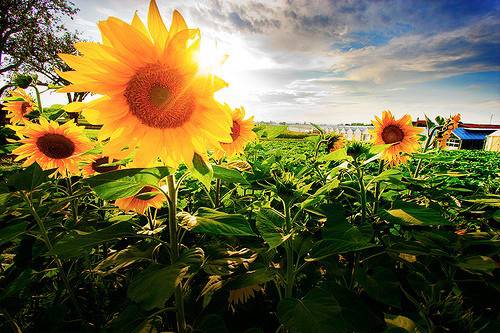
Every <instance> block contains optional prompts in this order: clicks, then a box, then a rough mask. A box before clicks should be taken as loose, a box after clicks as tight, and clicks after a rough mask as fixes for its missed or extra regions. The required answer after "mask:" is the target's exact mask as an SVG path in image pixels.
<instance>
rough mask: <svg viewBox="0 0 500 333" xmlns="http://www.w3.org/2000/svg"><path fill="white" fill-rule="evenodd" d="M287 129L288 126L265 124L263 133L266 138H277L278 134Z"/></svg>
mask: <svg viewBox="0 0 500 333" xmlns="http://www.w3.org/2000/svg"><path fill="white" fill-rule="evenodd" d="M287 129H288V126H273V125H270V126H266V128H265V129H264V133H265V136H266V138H268V139H274V138H277V137H278V136H279V135H280V134H282V133H284V132H285V131H286V130H287Z"/></svg>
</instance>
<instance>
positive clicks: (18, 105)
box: [0, 0, 500, 333]
mask: <svg viewBox="0 0 500 333" xmlns="http://www.w3.org/2000/svg"><path fill="white" fill-rule="evenodd" d="M146 24H147V25H146ZM146 24H145V23H144V22H143V21H142V20H141V19H140V18H139V17H138V15H137V12H136V14H135V15H134V18H133V20H132V22H131V23H127V22H125V21H122V20H120V19H118V18H115V17H110V18H109V19H107V20H104V21H100V22H99V23H98V26H99V30H100V32H101V34H102V42H78V43H76V44H75V45H74V48H75V50H74V52H70V51H68V52H69V53H62V54H59V55H58V56H59V57H60V61H62V64H61V66H60V67H58V69H57V70H56V73H57V76H58V77H60V78H61V80H62V81H61V82H60V84H58V85H50V86H45V88H43V89H45V90H43V91H41V85H40V84H39V81H38V78H37V74H36V73H31V74H29V73H28V74H26V73H24V74H22V73H19V74H17V75H15V76H14V77H13V78H12V79H11V80H10V81H9V83H8V88H9V90H8V92H7V93H6V96H5V97H4V98H3V99H2V104H1V106H2V112H3V113H2V116H5V117H3V118H2V121H4V126H2V127H1V128H0V141H1V142H2V147H1V149H0V332H141V333H143V332H180V333H188V332H199V333H220V332H242V333H243V332H245V333H260V332H262V333H268V332H275V333H278V332H282V333H285V332H287V333H288V332H289V333H309V332H313V333H344V332H345V333H349V332H366V333H372V332H385V333H405V332H410V333H424V332H436V333H440V332H451V333H461V332H464V333H465V332H500V317H499V316H500V315H499V313H500V307H499V304H498V300H499V299H500V284H499V281H500V279H499V270H498V268H499V267H500V239H499V223H500V177H499V175H500V154H499V153H496V152H485V151H449V150H447V148H446V143H447V141H448V139H449V138H450V136H451V133H452V131H453V130H455V129H456V128H457V127H458V126H459V124H460V115H459V114H457V115H454V116H449V117H446V118H443V117H437V118H436V119H435V120H431V119H429V118H428V117H425V119H426V121H425V122H426V128H423V127H414V126H413V123H412V121H411V117H410V115H404V116H403V117H401V118H400V119H396V118H395V117H394V116H393V114H392V113H391V112H390V111H383V112H382V115H381V116H380V117H379V116H378V115H379V111H377V110H375V111H374V119H373V120H372V123H373V125H374V126H373V127H374V129H373V131H372V132H371V135H372V141H371V142H370V143H368V142H356V141H348V140H346V138H345V137H343V136H342V135H339V134H335V133H326V132H325V131H323V129H322V128H320V127H318V126H316V125H313V124H312V126H314V127H315V134H311V135H309V134H301V133H294V132H291V131H288V130H287V128H286V126H269V125H267V126H266V125H258V124H257V125H256V124H254V121H253V117H248V115H247V114H246V113H245V109H244V108H243V107H239V108H234V107H232V106H229V105H228V104H226V103H223V102H221V101H219V100H217V99H216V98H215V93H216V92H217V91H219V90H221V89H223V88H224V87H225V86H226V83H225V82H224V81H223V80H222V79H220V78H219V77H217V76H216V75H215V74H213V73H210V72H209V73H206V71H205V70H201V69H200V65H199V59H200V54H199V51H200V50H199V48H200V43H199V42H200V31H199V29H193V28H188V26H187V24H186V22H185V21H184V18H183V17H182V15H181V14H180V13H179V12H177V11H174V12H173V14H172V20H171V24H170V26H169V27H167V25H165V22H164V20H163V19H162V17H161V15H160V13H159V10H158V7H157V5H156V3H155V1H154V0H152V1H151V2H150V6H149V13H148V17H147V22H146ZM146 26H147V28H146ZM40 71H41V69H38V72H40ZM54 75H56V74H54ZM51 90H56V91H57V92H60V93H63V94H65V96H68V101H69V103H68V104H67V105H52V106H50V107H49V106H47V105H46V104H45V101H44V96H43V93H45V92H46V91H51ZM2 93H3V91H2ZM89 94H93V95H96V96H94V97H96V98H95V99H92V100H90V101H85V97H86V96H87V95H89ZM375 114H376V115H375Z"/></svg>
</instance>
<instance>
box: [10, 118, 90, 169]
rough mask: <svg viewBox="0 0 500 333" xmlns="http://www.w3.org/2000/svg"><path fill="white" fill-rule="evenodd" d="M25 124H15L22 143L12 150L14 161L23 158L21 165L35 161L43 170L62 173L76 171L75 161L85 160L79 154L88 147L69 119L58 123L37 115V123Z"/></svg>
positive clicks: (81, 130)
mask: <svg viewBox="0 0 500 333" xmlns="http://www.w3.org/2000/svg"><path fill="white" fill-rule="evenodd" d="M25 125H26V126H22V127H17V135H18V136H19V137H20V138H21V140H19V141H20V142H21V143H23V145H22V146H20V147H18V148H16V149H14V151H13V152H12V153H13V154H14V155H17V157H16V159H15V160H16V161H19V160H22V159H26V161H24V164H23V166H29V165H31V164H33V163H34V162H37V163H38V164H39V165H40V167H41V168H42V169H43V170H49V169H55V168H57V171H58V172H59V173H60V174H61V175H63V176H66V175H67V174H68V173H69V174H78V163H79V162H81V161H83V160H84V159H85V158H84V157H83V156H82V154H83V153H84V152H86V151H87V150H89V149H90V148H92V145H91V142H90V140H89V139H88V138H87V137H86V136H85V134H84V133H83V129H82V128H81V127H78V126H76V125H75V124H74V123H73V122H72V121H69V122H67V123H65V124H63V125H59V124H58V123H57V122H55V121H48V120H46V119H45V118H40V124H35V123H31V122H26V123H25Z"/></svg>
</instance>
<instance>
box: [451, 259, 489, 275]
mask: <svg viewBox="0 0 500 333" xmlns="http://www.w3.org/2000/svg"><path fill="white" fill-rule="evenodd" d="M455 265H456V266H458V267H460V268H462V269H464V270H466V271H471V272H485V273H491V272H493V270H494V269H495V268H496V263H495V260H493V259H491V258H490V257H486V256H470V257H466V258H459V259H457V263H455Z"/></svg>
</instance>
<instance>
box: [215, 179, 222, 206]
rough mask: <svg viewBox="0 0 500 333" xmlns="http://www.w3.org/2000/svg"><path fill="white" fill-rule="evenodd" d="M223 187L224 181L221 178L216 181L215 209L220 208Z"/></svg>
mask: <svg viewBox="0 0 500 333" xmlns="http://www.w3.org/2000/svg"><path fill="white" fill-rule="evenodd" d="M221 187H222V181H221V180H220V178H217V180H216V181H215V208H218V207H219V206H220V197H221V196H220V191H221Z"/></svg>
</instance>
